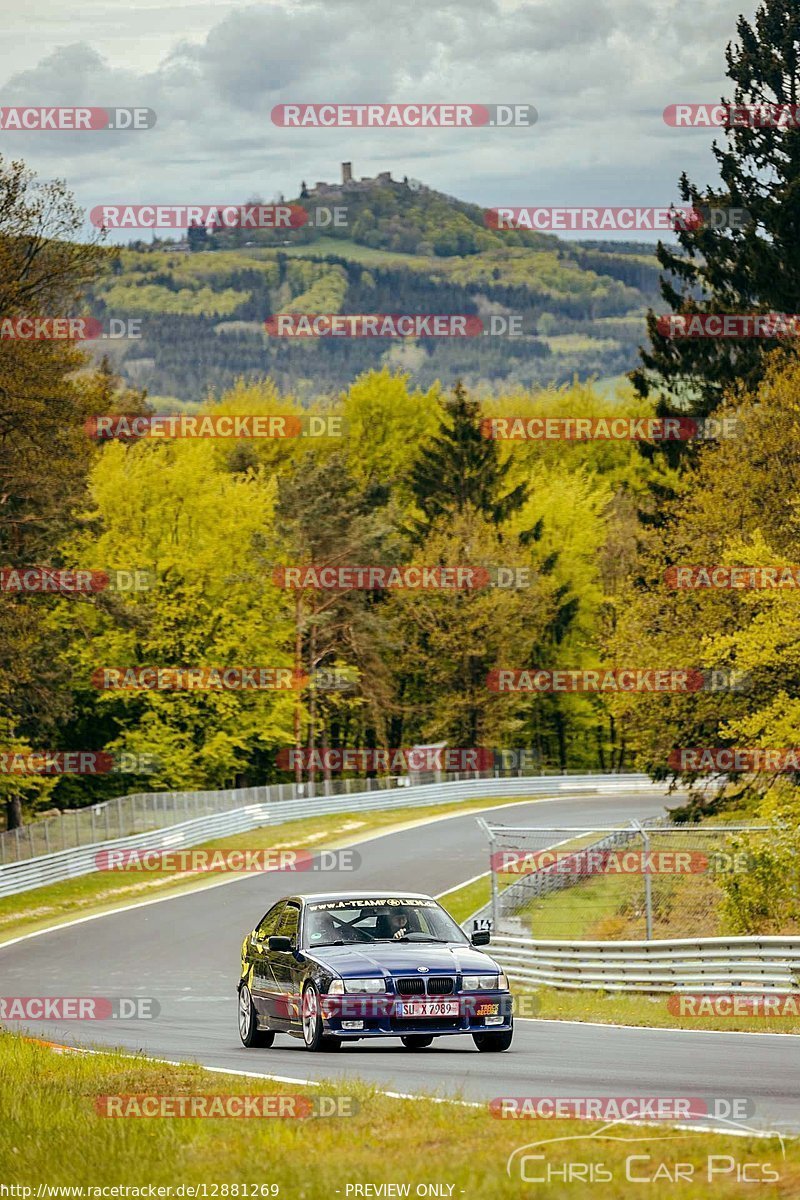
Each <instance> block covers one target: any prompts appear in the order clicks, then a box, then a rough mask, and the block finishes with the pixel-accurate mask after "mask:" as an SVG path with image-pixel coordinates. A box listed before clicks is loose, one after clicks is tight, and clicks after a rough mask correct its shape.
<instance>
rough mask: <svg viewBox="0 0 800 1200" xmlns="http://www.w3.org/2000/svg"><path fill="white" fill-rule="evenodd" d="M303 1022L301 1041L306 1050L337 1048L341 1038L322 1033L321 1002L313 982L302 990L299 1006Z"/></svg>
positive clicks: (339, 1046)
mask: <svg viewBox="0 0 800 1200" xmlns="http://www.w3.org/2000/svg"><path fill="white" fill-rule="evenodd" d="M301 1016H302V1022H303V1042H304V1043H305V1047H306V1050H339V1049H340V1048H341V1045H342V1039H341V1038H337V1037H331V1035H330V1034H326V1033H323V1032H322V1030H323V1025H322V1003H321V1001H320V996H319V992H318V991H317V988H316V986H315V985H314V984H313V983H309V984H308V985H307V986H306V988H305V990H304V992H303V1002H302V1008H301Z"/></svg>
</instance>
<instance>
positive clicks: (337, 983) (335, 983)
mask: <svg viewBox="0 0 800 1200" xmlns="http://www.w3.org/2000/svg"><path fill="white" fill-rule="evenodd" d="M328 995H329V996H343V995H344V980H343V979H332V980H331V982H330V984H329V985H328Z"/></svg>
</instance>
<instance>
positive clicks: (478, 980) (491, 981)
mask: <svg viewBox="0 0 800 1200" xmlns="http://www.w3.org/2000/svg"><path fill="white" fill-rule="evenodd" d="M461 986H462V988H463V989H464V991H465V992H496V991H498V990H499V989H500V988H507V987H508V983H507V982H506V977H505V975H465V976H464V978H463V979H462V981H461Z"/></svg>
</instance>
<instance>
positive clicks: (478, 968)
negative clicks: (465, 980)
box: [308, 942, 500, 977]
mask: <svg viewBox="0 0 800 1200" xmlns="http://www.w3.org/2000/svg"><path fill="white" fill-rule="evenodd" d="M308 953H309V955H310V956H311V957H312V958H314V959H316V960H317V962H321V963H324V964H325V965H326V966H328V967H330V968H331V970H332V971H335V973H336V974H337V975H343V976H349V977H353V976H359V975H384V974H386V973H387V972H388V973H389V974H391V975H409V974H411V975H413V974H416V973H417V968H418V967H427V971H426V972H425V974H428V973H430V974H436V973H441V974H453V973H454V972H456V973H460V972H468V973H469V974H485V973H491V974H495V973H496V972H499V971H500V967H499V966H498V965H497V963H496V962H495V961H494V959H492V958H490V957H489V955H488V954H482V953H481V951H480V950H476V949H475V948H474V947H473V946H466V945H462V944H461V943H458V942H454V943H452V944H447V945H438V944H436V945H431V944H428V943H426V942H407V943H402V942H380V943H378V944H376V945H364V946H362V945H349V944H348V945H347V946H320V947H319V949H314V948H311V947H310V948H309V951H308Z"/></svg>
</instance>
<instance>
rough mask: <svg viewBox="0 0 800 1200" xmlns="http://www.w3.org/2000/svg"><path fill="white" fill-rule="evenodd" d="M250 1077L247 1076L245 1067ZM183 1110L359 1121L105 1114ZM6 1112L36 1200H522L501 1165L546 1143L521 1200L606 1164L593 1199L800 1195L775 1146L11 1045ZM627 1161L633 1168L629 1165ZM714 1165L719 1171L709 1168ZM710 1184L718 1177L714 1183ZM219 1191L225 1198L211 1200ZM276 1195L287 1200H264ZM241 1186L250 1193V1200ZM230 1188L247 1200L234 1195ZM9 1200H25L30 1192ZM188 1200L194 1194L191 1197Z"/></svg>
mask: <svg viewBox="0 0 800 1200" xmlns="http://www.w3.org/2000/svg"><path fill="white" fill-rule="evenodd" d="M401 1053H402V1052H401ZM427 1053H433V1054H435V1051H430V1052H427ZM512 1053H513V1051H512ZM269 1057H270V1056H269V1051H264V1053H263V1060H264V1061H263V1070H265V1071H268V1070H269ZM246 1065H247V1066H248V1067H252V1056H249V1057H248V1058H247V1061H246ZM188 1094H193V1095H201V1096H210V1095H221V1094H231V1095H237V1096H241V1095H248V1096H253V1095H270V1096H297V1095H304V1096H307V1097H309V1098H310V1099H311V1100H312V1102H313V1100H314V1099H315V1098H316V1097H318V1096H320V1094H322V1095H324V1096H326V1097H345V1096H346V1097H351V1098H352V1099H351V1100H350V1101H348V1106H351V1105H352V1100H355V1101H356V1102H357V1111H356V1112H355V1115H350V1116H336V1117H322V1116H319V1117H316V1116H311V1117H306V1118H304V1119H288V1118H264V1117H261V1118H259V1117H252V1118H249V1119H245V1118H240V1119H237V1118H230V1117H212V1118H208V1119H204V1118H200V1117H173V1118H169V1117H152V1118H146V1119H144V1118H143V1119H125V1118H124V1117H116V1118H107V1117H104V1116H101V1115H99V1114H98V1112H97V1111H96V1103H97V1098H98V1097H99V1096H119V1095H124V1096H142V1095H162V1096H163V1095H166V1096H178V1095H180V1096H185V1095H188ZM284 1103H287V1102H286V1101H284ZM0 1111H1V1112H2V1113H3V1114H4V1120H3V1137H2V1139H0V1178H2V1179H3V1181H4V1182H5V1183H6V1184H8V1185H16V1186H17V1188H25V1187H28V1188H30V1189H32V1190H31V1191H30V1192H29V1193H27V1196H32V1197H36V1195H37V1187H38V1186H39V1185H49V1186H50V1187H53V1186H61V1187H81V1188H92V1187H94V1188H103V1187H108V1186H114V1185H120V1184H121V1185H123V1186H126V1185H127V1186H131V1187H137V1188H144V1189H145V1190H144V1191H143V1192H138V1193H137V1192H132V1193H130V1194H133V1195H136V1194H138V1195H147V1190H146V1189H147V1187H148V1185H153V1186H156V1187H164V1188H171V1189H172V1195H173V1196H174V1195H175V1189H176V1188H177V1186H179V1185H181V1184H183V1185H195V1186H196V1185H202V1184H205V1185H206V1187H207V1189H208V1190H207V1192H206V1195H208V1196H214V1195H217V1196H228V1197H244V1196H248V1197H250V1196H268V1195H278V1196H280V1197H297V1198H298V1200H329V1198H330V1197H331V1196H335V1195H337V1194H339V1195H341V1196H343V1197H344V1196H346V1195H348V1194H349V1195H351V1196H353V1195H356V1194H360V1195H365V1194H366V1195H369V1194H371V1195H380V1194H389V1195H391V1194H394V1195H403V1194H410V1195H412V1196H413V1195H415V1194H422V1195H424V1194H426V1193H425V1192H421V1193H417V1192H416V1189H417V1188H418V1186H419V1185H420V1184H423V1185H425V1184H431V1183H437V1184H439V1185H444V1190H442V1191H440V1192H438V1193H432V1194H438V1195H445V1196H446V1195H451V1196H454V1197H458V1196H467V1197H481V1198H483V1197H486V1198H487V1200H488V1198H490V1197H499V1198H500V1200H503V1198H504V1197H518V1196H519V1195H520V1185H521V1179H520V1174H519V1166H518V1164H519V1161H520V1156H517V1158H516V1160H515V1164H517V1165H516V1166H515V1171H514V1173H513V1174H512V1177H509V1176H508V1175H507V1174H506V1162H507V1159H508V1156H509V1155H510V1154H511V1153H512V1151H514V1150H517V1149H518V1148H520V1147H523V1146H526V1145H529V1144H530V1143H532V1142H544V1141H550V1144H549V1145H544V1146H536V1147H535V1148H533V1149H532V1150H531V1151H530V1152H531V1153H532V1154H536V1153H542V1154H543V1155H544V1156H545V1157H544V1159H543V1160H541V1161H536V1162H533V1161H531V1160H529V1162H528V1164H527V1168H526V1169H527V1171H528V1173H534V1174H536V1175H539V1176H540V1177H541V1176H542V1175H543V1174H544V1173H545V1172H553V1182H552V1185H551V1186H550V1187H547V1188H546V1189H544V1190H540V1188H538V1187H537V1188H536V1189H535V1193H534V1189H530V1191H529V1190H528V1187H525V1188H524V1193H523V1194H530V1195H533V1194H536V1195H543V1194H547V1195H548V1196H554V1197H557V1196H568V1195H570V1196H571V1195H573V1194H575V1192H574V1189H573V1188H571V1187H570V1186H569V1184H568V1183H567V1184H565V1183H564V1182H563V1172H564V1170H565V1169H567V1170H570V1169H571V1170H574V1169H575V1164H578V1165H580V1164H584V1165H585V1164H600V1163H601V1164H602V1168H603V1170H604V1172H605V1173H606V1174H605V1176H603V1177H602V1178H603V1179H604V1180H606V1179H607V1176H608V1175H610V1176H611V1179H610V1180H608V1181H604V1182H599V1181H597V1182H596V1183H595V1188H596V1190H595V1188H593V1194H594V1195H596V1196H598V1198H599V1200H614V1198H617V1197H629V1196H630V1195H631V1190H632V1184H631V1181H630V1178H629V1176H630V1175H631V1174H633V1175H634V1176H635V1177H639V1178H644V1177H648V1178H651V1179H652V1178H654V1177H656V1175H657V1172H659V1175H658V1177H657V1178H658V1179H659V1180H660V1182H653V1183H652V1184H651V1186H649V1187H647V1188H646V1192H647V1195H648V1196H649V1197H651V1200H658V1198H659V1197H666V1196H670V1197H674V1198H677V1200H681V1198H683V1197H687V1196H689V1195H691V1196H692V1197H711V1196H714V1197H715V1198H719V1200H727V1198H728V1197H736V1196H740V1195H741V1184H740V1183H737V1182H736V1171H735V1167H734V1165H733V1164H734V1163H745V1162H747V1163H750V1164H754V1165H752V1166H751V1168H750V1175H751V1177H753V1176H755V1175H756V1173H757V1172H758V1173H760V1174H765V1173H766V1172H767V1171H770V1172H773V1173H774V1174H773V1175H772V1176H771V1178H772V1179H775V1180H776V1182H774V1184H773V1185H772V1187H771V1188H770V1193H769V1194H770V1195H774V1196H779V1197H787V1198H788V1197H791V1196H796V1195H797V1194H798V1192H800V1143H798V1142H797V1141H786V1142H785V1143H784V1144H783V1146H782V1144H781V1141H780V1139H778V1138H769V1139H765V1138H759V1137H755V1136H753V1137H750V1136H746V1137H734V1136H732V1135H729V1134H720V1133H709V1134H702V1133H696V1132H688V1131H680V1130H676V1129H674V1128H669V1127H659V1128H655V1127H647V1128H644V1127H636V1126H622V1125H620V1126H615V1127H614V1129H613V1130H612V1131H611V1136H612V1137H613V1138H614V1139H631V1141H630V1142H629V1141H626V1140H609V1139H603V1140H598V1139H597V1138H596V1137H594V1138H591V1140H590V1135H592V1134H596V1133H597V1130H598V1128H599V1127H600V1124H601V1123H600V1122H581V1121H574V1120H570V1121H564V1120H540V1121H536V1122H534V1121H528V1120H498V1119H497V1118H496V1117H493V1116H491V1115H490V1113H489V1111H488V1109H487V1107H486V1106H483V1105H482V1106H480V1107H467V1106H461V1105H457V1104H452V1103H436V1102H435V1101H434V1100H428V1099H394V1098H390V1097H387V1096H384V1095H381V1094H380V1093H379V1092H378V1091H376V1090H375V1089H374V1088H372V1087H370V1086H368V1085H367V1084H364V1083H361V1082H358V1081H355V1080H353V1081H351V1080H348V1081H347V1083H346V1084H342V1083H341V1082H340V1083H336V1084H334V1083H331V1084H323V1085H322V1086H320V1087H318V1088H299V1087H298V1086H297V1085H291V1084H287V1083H278V1082H272V1081H270V1080H266V1079H242V1078H237V1077H236V1076H234V1075H223V1074H216V1073H214V1074H212V1073H210V1072H208V1071H205V1070H203V1069H202V1068H200V1067H195V1066H188V1065H187V1066H167V1065H164V1064H161V1063H156V1062H151V1061H149V1060H147V1059H144V1058H129V1057H124V1056H122V1055H118V1054H114V1053H102V1054H97V1055H82V1054H64V1053H56V1052H54V1051H53V1050H52V1049H50V1048H49V1047H48V1046H47V1045H46V1044H43V1043H39V1042H36V1041H31V1040H27V1039H23V1038H21V1037H19V1036H14V1035H11V1034H2V1033H0ZM551 1139H558V1140H556V1141H551ZM575 1139H578V1140H575ZM666 1139H668V1140H666ZM634 1155H635V1156H637V1157H636V1159H635V1162H628V1160H629V1159H630V1158H631V1157H632V1156H634ZM715 1155H716V1156H720V1157H719V1158H718V1159H714V1158H712V1157H710V1156H715ZM570 1164H572V1166H570ZM662 1164H663V1165H662ZM678 1164H682V1165H683V1173H684V1182H678V1183H670V1182H669V1181H668V1180H669V1175H672V1174H674V1172H675V1170H676V1167H677V1165H678ZM710 1170H711V1171H713V1172H714V1173H713V1174H712V1175H711V1178H710V1179H709V1171H710ZM665 1172H668V1173H669V1174H665ZM687 1175H689V1179H688V1180H687V1179H686V1176H687ZM767 1177H768V1178H769V1176H767ZM583 1178H584V1179H585V1178H586V1176H585V1175H584V1176H583ZM578 1179H579V1180H580V1175H579V1176H578ZM359 1184H360V1185H362V1187H363V1185H365V1184H373V1185H380V1184H399V1185H401V1186H402V1185H408V1187H409V1191H408V1193H404V1192H403V1191H395V1190H394V1189H393V1190H392V1191H389V1192H387V1191H385V1190H384V1191H383V1192H377V1191H369V1192H364V1191H363V1190H362V1191H361V1192H360V1193H355V1192H354V1191H352V1190H348V1185H350V1188H351V1189H352V1186H353V1185H359ZM215 1185H216V1186H217V1187H218V1188H219V1189H220V1190H217V1191H214V1187H215ZM270 1185H277V1189H278V1190H277V1191H276V1192H270V1191H269V1190H268V1189H269V1186H270ZM245 1186H246V1187H247V1189H248V1190H247V1191H244V1190H242V1189H244V1188H245ZM223 1187H226V1188H227V1189H228V1190H222V1188H223ZM236 1187H238V1188H239V1190H238V1191H235V1190H233V1189H234V1188H236ZM451 1188H452V1190H450V1189H451ZM256 1189H258V1190H256ZM8 1194H9V1195H11V1194H15V1195H17V1196H21V1197H22V1198H23V1200H27V1197H26V1194H25V1193H24V1192H20V1191H17V1192H16V1193H11V1192H9V1193H8ZM45 1194H46V1193H45ZM74 1194H75V1193H73V1195H74ZM167 1194H168V1193H166V1192H165V1193H162V1195H167ZM182 1194H183V1195H186V1194H187V1193H186V1190H185V1189H184V1192H183V1193H182ZM195 1194H200V1193H195ZM83 1195H84V1196H87V1197H88V1196H91V1192H84V1193H83Z"/></svg>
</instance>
